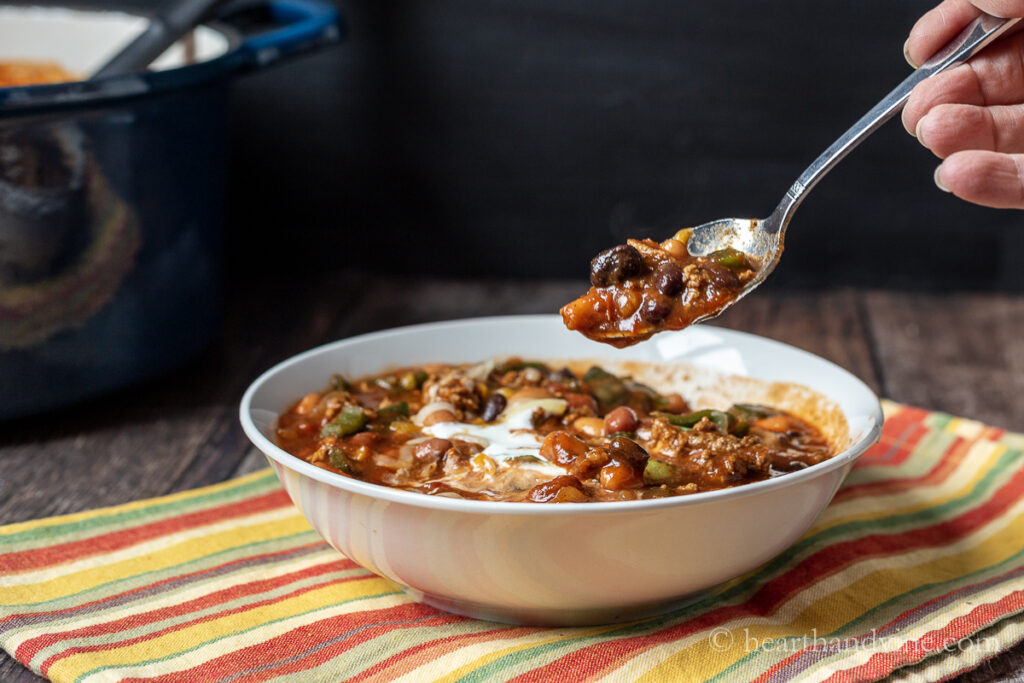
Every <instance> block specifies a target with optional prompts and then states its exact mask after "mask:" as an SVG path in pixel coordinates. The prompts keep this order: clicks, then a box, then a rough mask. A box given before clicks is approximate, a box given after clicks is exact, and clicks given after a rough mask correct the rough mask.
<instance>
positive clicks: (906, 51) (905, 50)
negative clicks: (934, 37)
mask: <svg viewBox="0 0 1024 683" xmlns="http://www.w3.org/2000/svg"><path fill="white" fill-rule="evenodd" d="M903 59H905V60H907V64H909V65H910V66H912V67H914V68H915V69H916V68H917V64H914V60H913V59H911V58H910V38H907V42H905V43H903Z"/></svg>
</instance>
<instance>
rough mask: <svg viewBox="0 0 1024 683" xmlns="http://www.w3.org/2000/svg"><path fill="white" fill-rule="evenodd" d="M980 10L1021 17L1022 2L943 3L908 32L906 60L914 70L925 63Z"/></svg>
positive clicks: (962, 0)
mask: <svg viewBox="0 0 1024 683" xmlns="http://www.w3.org/2000/svg"><path fill="white" fill-rule="evenodd" d="M982 11H984V12H988V13H989V14H992V15H994V16H997V17H1003V18H1008V17H1024V0H943V2H941V3H939V4H938V5H937V6H936V7H934V8H932V9H930V10H928V11H927V12H925V13H924V14H923V15H922V16H921V18H920V19H918V20H917V23H916V24H914V27H913V28H912V29H910V37H909V38H908V39H907V45H906V55H907V59H909V60H910V62H911V64H913V65H914V66H915V67H916V66H918V65H920V64H923V63H924V62H926V61H928V59H929V58H930V57H931V56H932V55H934V54H935V53H936V52H938V51H939V50H940V49H942V48H943V47H944V46H945V45H946V43H948V42H949V41H951V40H952V39H953V38H955V37H956V35H957V34H958V33H960V31H962V30H963V29H964V27H965V26H967V24H969V23H971V21H973V20H974V19H975V18H976V17H978V16H979V15H980V14H981V12H982ZM1015 28H1016V27H1015Z"/></svg>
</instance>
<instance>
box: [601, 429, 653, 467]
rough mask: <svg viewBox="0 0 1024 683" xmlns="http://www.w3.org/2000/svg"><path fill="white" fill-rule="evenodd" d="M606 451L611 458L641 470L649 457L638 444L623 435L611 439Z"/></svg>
mask: <svg viewBox="0 0 1024 683" xmlns="http://www.w3.org/2000/svg"><path fill="white" fill-rule="evenodd" d="M608 452H609V453H610V454H611V456H612V459H614V460H619V461H621V462H624V463H626V464H628V465H630V466H632V467H634V468H636V469H638V470H640V471H641V472H642V471H643V469H644V466H645V465H646V464H647V459H648V458H649V457H650V456H649V455H648V454H647V451H645V450H644V449H643V447H641V446H640V444H638V443H637V442H636V441H633V440H632V439H627V438H626V437H624V436H618V437H616V438H614V439H612V442H611V443H610V444H608Z"/></svg>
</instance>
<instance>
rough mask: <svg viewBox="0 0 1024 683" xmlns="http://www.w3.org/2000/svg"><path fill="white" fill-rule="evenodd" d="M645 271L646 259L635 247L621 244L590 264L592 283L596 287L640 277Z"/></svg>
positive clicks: (603, 253) (600, 255)
mask: <svg viewBox="0 0 1024 683" xmlns="http://www.w3.org/2000/svg"><path fill="white" fill-rule="evenodd" d="M643 269H644V259H643V257H642V256H641V255H640V252H639V251H637V250H636V249H635V248H634V247H631V246H629V245H628V244H620V245H618V246H617V247H612V248H611V249H606V250H605V251H602V252H601V253H600V254H598V255H597V256H595V257H594V260H593V261H591V262H590V283H591V284H592V285H594V286H595V287H606V286H608V285H613V284H615V283H617V282H622V281H623V280H625V279H627V278H630V277H633V276H634V275H639V274H640V273H642V272H643Z"/></svg>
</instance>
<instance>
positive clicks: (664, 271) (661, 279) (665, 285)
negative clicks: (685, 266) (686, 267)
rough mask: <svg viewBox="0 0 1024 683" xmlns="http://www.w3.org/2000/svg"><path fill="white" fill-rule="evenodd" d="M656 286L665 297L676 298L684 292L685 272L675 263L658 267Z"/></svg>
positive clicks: (655, 276)
mask: <svg viewBox="0 0 1024 683" xmlns="http://www.w3.org/2000/svg"><path fill="white" fill-rule="evenodd" d="M654 286H655V287H657V288H658V291H659V292H661V293H662V294H664V295H665V296H675V295H676V294H678V293H679V292H681V291H683V271H682V269H681V268H680V267H679V266H677V265H676V264H674V263H663V264H661V265H660V266H658V271H657V272H656V273H655V275H654Z"/></svg>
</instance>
